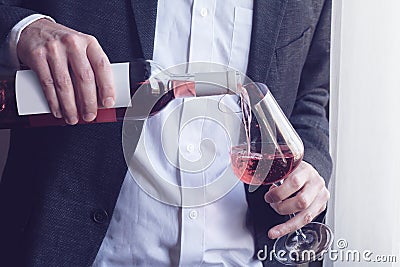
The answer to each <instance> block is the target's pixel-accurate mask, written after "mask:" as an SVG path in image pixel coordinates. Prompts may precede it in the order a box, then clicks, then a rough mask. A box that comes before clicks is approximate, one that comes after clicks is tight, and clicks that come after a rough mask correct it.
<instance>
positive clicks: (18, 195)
mask: <svg viewBox="0 0 400 267" xmlns="http://www.w3.org/2000/svg"><path fill="white" fill-rule="evenodd" d="M37 12H39V13H42V14H47V15H50V16H52V17H53V18H54V19H55V20H56V21H57V22H59V23H62V24H64V25H66V26H69V27H71V28H74V29H77V30H79V31H81V32H85V33H89V34H92V35H94V36H96V37H97V38H98V40H99V42H100V44H101V45H102V47H103V48H104V50H105V52H106V53H107V55H108V56H109V58H110V60H111V61H112V62H125V61H129V60H131V59H134V58H138V57H144V58H152V51H153V39H154V31H155V19H156V12H157V1H156V0H125V1H123V0H120V1H112V0H88V1H76V0H51V1H46V0H30V1H19V0H1V1H0V45H4V40H5V37H6V35H7V34H8V32H9V31H10V29H11V28H12V27H13V26H14V25H15V24H16V23H17V22H18V21H19V20H21V19H22V18H23V17H25V16H27V15H30V14H33V13H37ZM330 12H331V0H301V1H299V0H254V18H253V30H252V40H251V47H250V55H249V63H248V75H249V76H250V78H252V79H253V80H254V81H257V82H263V83H266V84H267V85H268V86H269V88H270V90H271V91H272V93H273V95H274V96H275V98H276V99H277V101H278V103H279V104H280V105H281V107H282V109H283V110H284V112H285V113H286V115H287V116H288V117H289V118H290V120H291V122H292V123H293V125H294V127H295V128H296V130H297V131H298V133H299V134H300V136H301V138H302V140H303V142H304V145H305V157H304V160H305V161H307V162H309V163H311V164H312V165H313V166H314V167H315V168H316V169H317V170H318V172H319V173H320V174H321V175H322V176H323V177H324V178H325V179H326V181H327V182H328V179H329V177H330V174H331V159H330V156H329V153H328V121H327V119H326V114H325V107H326V105H327V102H328V90H329V47H330ZM135 129H136V130H135V131H136V132H137V133H138V132H139V131H141V123H140V122H138V123H136V125H135ZM126 171H127V166H126V165H125V161H124V157H123V151H122V147H121V124H120V123H108V124H97V125H81V126H74V127H48V128H40V129H25V130H21V129H19V130H13V131H12V133H11V145H10V150H9V155H8V161H7V164H6V167H5V170H4V173H3V177H2V181H1V184H0V214H1V216H2V217H1V220H0V265H2V266H89V265H91V263H92V262H93V260H94V258H95V256H96V254H97V251H98V249H99V247H100V244H101V242H102V240H103V238H104V236H105V233H106V231H107V227H108V225H109V222H110V217H111V216H112V213H113V210H114V206H115V203H116V200H117V197H118V194H119V190H120V187H121V184H122V181H123V179H124V177H125V174H126ZM244 190H245V187H244ZM267 190H268V187H267V186H265V187H261V188H259V189H258V190H257V191H256V192H254V193H248V191H247V190H246V196H247V201H248V204H249V212H248V214H249V219H250V222H252V224H253V226H254V230H255V240H256V244H255V246H256V251H257V250H258V249H261V248H263V247H264V245H268V247H269V248H272V243H273V240H269V239H268V238H267V234H266V232H267V230H268V229H269V228H270V227H271V226H273V225H276V224H277V223H280V222H283V221H285V220H286V219H287V218H285V217H282V216H279V215H277V214H276V213H275V212H274V211H273V210H272V208H271V207H270V206H269V205H268V204H266V203H265V202H264V200H263V195H264V193H265V192H266V191H267ZM321 218H322V217H320V218H319V219H321ZM138 242H140V240H139V241H138ZM264 263H265V266H266V265H267V264H268V266H280V265H279V264H276V263H272V262H264Z"/></svg>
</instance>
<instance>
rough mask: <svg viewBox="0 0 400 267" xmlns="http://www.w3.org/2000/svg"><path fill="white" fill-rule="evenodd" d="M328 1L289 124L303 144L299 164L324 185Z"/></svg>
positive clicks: (327, 167) (326, 175) (327, 160)
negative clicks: (311, 168)
mask: <svg viewBox="0 0 400 267" xmlns="http://www.w3.org/2000/svg"><path fill="white" fill-rule="evenodd" d="M331 4H332V3H331V0H326V1H325V4H324V8H323V9H322V12H321V15H320V18H319V22H318V24H317V27H316V29H315V32H314V36H313V40H312V43H311V46H310V50H309V53H308V56H307V59H306V62H305V64H304V67H303V70H302V74H301V80H300V85H299V90H298V94H297V99H296V103H295V106H294V109H293V112H292V114H291V116H290V121H291V123H292V124H293V126H294V128H295V129H296V131H297V132H298V134H299V135H300V137H301V139H302V140H303V143H304V148H305V154H304V158H303V160H304V161H306V162H308V163H310V164H311V165H313V166H314V168H315V169H316V170H317V171H318V172H319V174H320V175H321V176H322V177H323V178H324V179H325V182H326V183H328V182H329V179H330V176H331V172H332V161H331V157H330V154H329V124H328V119H327V115H326V106H327V105H328V101H329V76H330V68H329V66H330V63H329V62H330V23H331V8H332V7H331Z"/></svg>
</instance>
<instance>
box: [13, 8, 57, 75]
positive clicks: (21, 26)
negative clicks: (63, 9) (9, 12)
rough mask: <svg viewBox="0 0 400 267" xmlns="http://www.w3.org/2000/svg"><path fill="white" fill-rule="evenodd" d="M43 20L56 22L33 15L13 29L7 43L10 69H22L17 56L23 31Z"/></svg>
mask: <svg viewBox="0 0 400 267" xmlns="http://www.w3.org/2000/svg"><path fill="white" fill-rule="evenodd" d="M43 18H45V19H48V20H51V21H53V22H55V20H54V19H53V18H51V17H49V16H45V15H41V14H33V15H30V16H28V17H26V18H24V19H22V20H21V21H20V22H18V23H17V24H15V26H14V27H13V28H12V29H11V31H10V33H9V35H8V37H7V40H6V42H7V43H8V53H6V54H8V62H9V63H10V67H13V68H16V69H19V68H20V61H19V59H18V54H17V45H18V41H19V38H20V36H21V33H22V31H23V30H24V29H25V28H26V27H28V26H29V25H30V24H32V23H33V22H35V21H37V20H39V19H43Z"/></svg>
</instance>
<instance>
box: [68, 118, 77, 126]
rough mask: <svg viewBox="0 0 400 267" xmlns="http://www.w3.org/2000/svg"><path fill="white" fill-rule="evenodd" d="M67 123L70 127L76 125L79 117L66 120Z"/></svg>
mask: <svg viewBox="0 0 400 267" xmlns="http://www.w3.org/2000/svg"><path fill="white" fill-rule="evenodd" d="M65 122H66V123H68V124H70V125H75V124H77V123H78V118H77V117H71V118H67V119H65Z"/></svg>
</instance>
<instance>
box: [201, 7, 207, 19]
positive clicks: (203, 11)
mask: <svg viewBox="0 0 400 267" xmlns="http://www.w3.org/2000/svg"><path fill="white" fill-rule="evenodd" d="M200 15H201V16H202V17H206V16H207V15H208V9H207V8H205V7H203V8H202V9H201V10H200Z"/></svg>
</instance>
